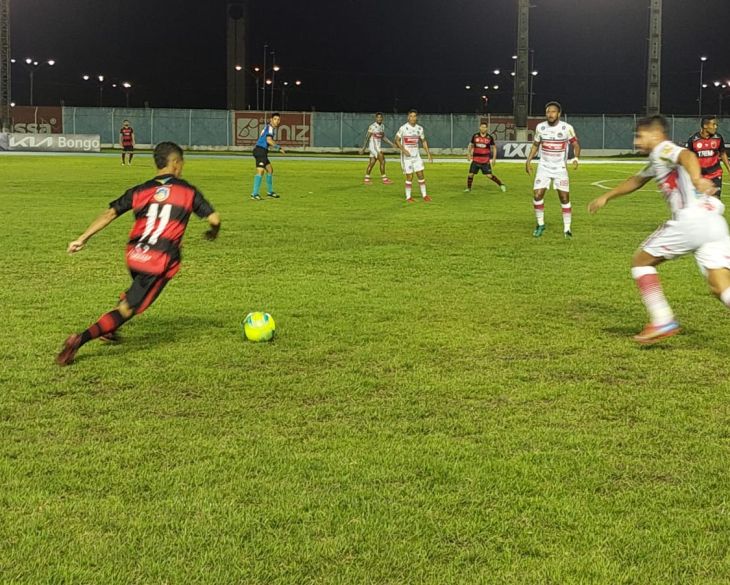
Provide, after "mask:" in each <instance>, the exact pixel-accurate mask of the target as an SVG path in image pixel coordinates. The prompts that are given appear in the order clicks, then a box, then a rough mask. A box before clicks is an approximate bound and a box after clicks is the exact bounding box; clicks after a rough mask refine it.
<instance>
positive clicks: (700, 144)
mask: <svg viewBox="0 0 730 585" xmlns="http://www.w3.org/2000/svg"><path fill="white" fill-rule="evenodd" d="M685 147H686V148H688V149H689V150H691V151H692V152H694V153H695V154H696V155H697V157H698V158H699V159H700V167H702V176H703V177H705V178H706V179H716V178H717V177H722V167H721V166H720V155H721V154H722V153H723V152H725V140H724V139H723V138H722V135H720V134H715V135H714V136H710V137H709V138H702V134H700V133H699V132H696V133H695V134H692V136H690V137H689V139H688V140H687V143H686V144H685Z"/></svg>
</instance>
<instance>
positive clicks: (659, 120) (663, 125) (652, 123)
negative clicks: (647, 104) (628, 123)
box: [636, 114, 669, 134]
mask: <svg viewBox="0 0 730 585" xmlns="http://www.w3.org/2000/svg"><path fill="white" fill-rule="evenodd" d="M642 128H659V129H660V130H661V131H662V132H664V134H669V122H667V119H666V118H665V117H664V116H662V115H659V114H656V115H654V116H646V117H645V118H641V119H640V120H639V121H638V122H636V130H637V131H638V130H641V129H642Z"/></svg>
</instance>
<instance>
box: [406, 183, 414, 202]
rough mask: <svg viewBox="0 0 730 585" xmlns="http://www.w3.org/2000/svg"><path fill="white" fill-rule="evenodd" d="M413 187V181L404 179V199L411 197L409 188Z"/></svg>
mask: <svg viewBox="0 0 730 585" xmlns="http://www.w3.org/2000/svg"><path fill="white" fill-rule="evenodd" d="M412 187H413V181H406V199H410V198H411V188H412Z"/></svg>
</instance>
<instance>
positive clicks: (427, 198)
mask: <svg viewBox="0 0 730 585" xmlns="http://www.w3.org/2000/svg"><path fill="white" fill-rule="evenodd" d="M423 201H424V203H428V202H429V201H431V198H430V197H429V196H428V195H424V196H423Z"/></svg>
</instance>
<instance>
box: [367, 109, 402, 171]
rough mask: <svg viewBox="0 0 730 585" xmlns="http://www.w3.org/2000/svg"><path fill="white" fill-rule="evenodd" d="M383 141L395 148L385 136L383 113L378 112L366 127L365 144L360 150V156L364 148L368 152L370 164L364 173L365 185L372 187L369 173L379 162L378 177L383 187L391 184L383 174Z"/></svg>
mask: <svg viewBox="0 0 730 585" xmlns="http://www.w3.org/2000/svg"><path fill="white" fill-rule="evenodd" d="M383 140H385V141H386V142H387V143H388V144H390V145H391V146H392V147H393V148H395V144H393V143H392V142H391V141H390V139H389V138H388V137H387V136H386V135H385V126H384V125H383V113H382V112H378V113H376V114H375V122H373V123H372V124H370V126H368V131H367V132H366V133H365V144H363V145H362V148H361V149H360V154H364V153H365V148H367V149H368V150H369V151H370V162H369V163H368V169H367V170H366V171H365V184H366V185H372V182H373V181H372V179H371V178H370V173H371V171H372V170H373V167H375V163H376V162H380V175H381V180H382V181H383V184H384V185H390V184H392V183H393V181H391V180H390V179H389V178H388V176H387V175H386V174H385V155H384V154H383V149H382V145H383Z"/></svg>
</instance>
